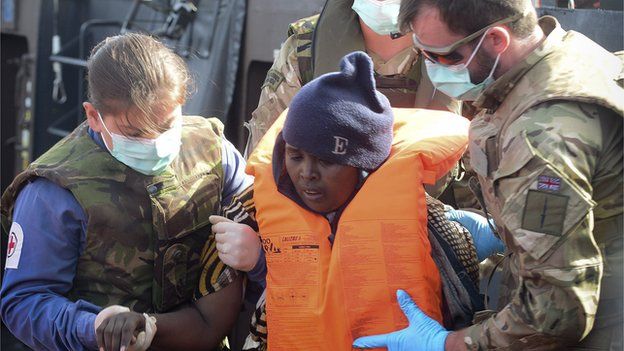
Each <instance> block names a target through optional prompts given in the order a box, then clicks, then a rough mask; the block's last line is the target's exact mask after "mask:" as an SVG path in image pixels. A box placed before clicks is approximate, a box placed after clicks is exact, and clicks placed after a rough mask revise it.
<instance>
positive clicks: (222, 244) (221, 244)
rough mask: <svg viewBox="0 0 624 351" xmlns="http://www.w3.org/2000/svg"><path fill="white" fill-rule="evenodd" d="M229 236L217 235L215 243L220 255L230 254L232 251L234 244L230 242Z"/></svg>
mask: <svg viewBox="0 0 624 351" xmlns="http://www.w3.org/2000/svg"><path fill="white" fill-rule="evenodd" d="M228 237H229V235H228V234H217V235H215V241H216V242H217V250H218V251H219V252H220V253H224V254H226V253H230V252H231V251H232V244H231V243H230V242H229V241H228Z"/></svg>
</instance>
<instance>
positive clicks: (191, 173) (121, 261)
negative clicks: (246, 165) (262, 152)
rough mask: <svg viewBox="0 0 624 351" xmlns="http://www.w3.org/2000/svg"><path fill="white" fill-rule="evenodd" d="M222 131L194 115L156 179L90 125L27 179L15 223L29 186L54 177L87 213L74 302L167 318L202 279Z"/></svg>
mask: <svg viewBox="0 0 624 351" xmlns="http://www.w3.org/2000/svg"><path fill="white" fill-rule="evenodd" d="M222 128H223V127H222V124H221V122H219V121H218V120H216V119H205V118H203V117H184V123H183V129H182V148H181V150H180V154H179V155H178V157H177V158H176V159H175V160H174V161H173V162H172V163H171V165H170V166H169V167H168V168H167V169H166V170H165V171H164V173H162V174H159V175H156V176H146V175H143V174H141V173H138V172H136V171H134V170H132V169H131V168H129V167H127V166H126V165H124V164H122V163H120V162H119V161H117V160H116V159H115V158H113V157H112V156H111V155H110V154H109V153H108V152H107V151H106V150H104V149H102V148H101V147H100V146H98V145H97V144H96V143H95V142H94V141H93V139H92V138H91V137H90V136H89V134H88V126H87V124H86V122H85V123H83V124H81V125H80V126H78V128H76V129H75V130H74V131H73V132H72V133H71V134H70V135H68V136H67V137H65V138H64V139H63V140H61V141H60V142H58V143H57V144H56V145H54V146H53V147H52V148H51V149H50V150H49V151H47V152H46V153H45V154H43V155H42V156H41V157H39V158H38V159H37V160H36V161H34V162H33V163H32V164H31V165H30V166H29V167H28V168H27V169H26V170H25V171H24V172H22V173H21V174H19V175H18V176H17V177H16V179H15V180H14V181H13V183H12V184H11V185H10V186H9V187H8V189H7V190H6V192H5V193H4V195H3V196H2V215H3V216H4V217H5V218H6V219H8V220H11V216H12V214H13V206H14V203H15V199H16V197H17V195H18V194H19V192H20V190H21V189H22V187H23V186H24V185H26V184H27V183H28V181H29V180H31V179H33V178H35V177H43V178H46V179H48V180H50V181H52V182H54V183H56V184H58V185H59V186H61V187H63V188H65V189H67V190H69V191H70V192H71V193H72V195H73V196H74V197H75V198H76V200H77V201H78V203H79V204H80V206H81V207H82V208H83V210H84V211H85V213H86V215H87V216H86V218H87V223H86V227H87V232H86V244H85V247H84V252H82V254H81V255H80V257H79V259H78V265H77V269H76V276H75V279H74V283H73V288H72V290H71V292H70V293H69V297H70V298H71V299H73V300H77V299H84V300H87V301H89V302H92V303H94V304H96V305H99V306H107V305H112V304H118V305H123V306H128V307H130V308H131V309H132V310H134V311H137V312H147V311H149V312H164V311H167V310H170V309H171V308H173V307H175V306H176V305H178V304H180V303H183V302H187V301H190V300H191V299H192V296H193V292H194V290H195V289H196V288H197V284H198V281H199V275H200V273H201V271H202V267H201V257H200V256H201V253H202V249H203V248H204V245H205V244H206V241H207V240H208V237H209V235H210V234H211V231H210V224H209V221H208V217H209V216H210V215H211V214H215V213H217V211H218V209H219V203H220V199H221V188H222V181H223V168H222V165H221V135H222Z"/></svg>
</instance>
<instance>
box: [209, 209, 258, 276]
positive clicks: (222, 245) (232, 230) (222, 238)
mask: <svg viewBox="0 0 624 351" xmlns="http://www.w3.org/2000/svg"><path fill="white" fill-rule="evenodd" d="M209 220H210V223H212V232H213V233H215V240H216V241H217V251H218V252H219V258H220V259H221V261H223V263H225V264H227V265H228V266H230V267H232V268H234V269H238V270H239V271H244V272H249V271H250V270H252V269H253V268H254V267H255V266H256V263H257V262H258V258H259V257H260V250H261V245H260V238H259V237H258V233H256V232H255V231H254V230H253V229H251V227H250V226H248V225H246V224H241V223H236V222H234V221H232V220H230V219H228V218H225V217H221V216H210V217H209Z"/></svg>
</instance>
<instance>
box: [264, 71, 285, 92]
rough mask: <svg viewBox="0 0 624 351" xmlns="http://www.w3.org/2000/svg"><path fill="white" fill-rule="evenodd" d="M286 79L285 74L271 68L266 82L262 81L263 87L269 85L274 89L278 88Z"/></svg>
mask: <svg viewBox="0 0 624 351" xmlns="http://www.w3.org/2000/svg"><path fill="white" fill-rule="evenodd" d="M282 81H284V75H283V74H282V72H280V71H278V70H276V69H273V68H271V69H270V70H269V71H268V72H267V75H266V78H265V79H264V83H262V89H264V88H265V87H269V89H271V90H272V91H275V90H277V87H278V86H279V85H280V84H281V83H282Z"/></svg>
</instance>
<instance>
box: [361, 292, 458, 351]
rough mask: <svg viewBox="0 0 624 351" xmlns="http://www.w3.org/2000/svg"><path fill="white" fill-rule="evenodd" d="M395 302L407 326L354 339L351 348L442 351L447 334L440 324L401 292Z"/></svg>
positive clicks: (390, 350)
mask: <svg viewBox="0 0 624 351" xmlns="http://www.w3.org/2000/svg"><path fill="white" fill-rule="evenodd" d="M397 300H398V302H399V305H400V306H401V309H402V310H403V313H404V314H405V317H407V320H408V321H409V326H408V327H407V328H405V329H403V330H399V331H396V332H394V333H388V334H380V335H371V336H363V337H361V338H357V339H355V341H354V342H353V347H357V348H362V349H370V348H380V347H385V348H387V349H388V351H408V350H410V351H431V350H435V351H437V350H440V351H444V343H445V341H446V337H447V335H448V334H449V332H448V331H447V330H445V329H444V328H443V327H442V326H441V325H440V323H438V322H436V321H435V320H433V319H431V318H429V317H428V316H427V315H426V314H424V313H423V311H421V310H420V308H418V306H416V304H415V303H414V301H412V298H411V297H410V296H409V295H408V294H407V293H406V292H405V291H403V290H397Z"/></svg>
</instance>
